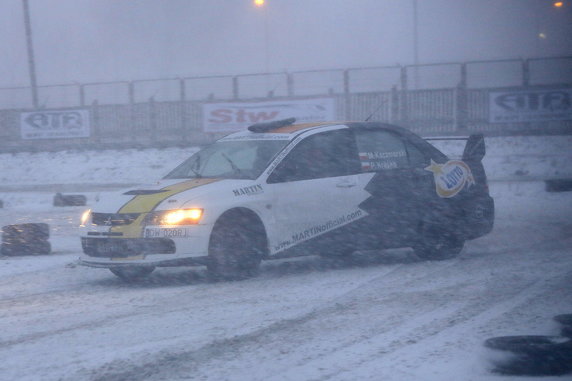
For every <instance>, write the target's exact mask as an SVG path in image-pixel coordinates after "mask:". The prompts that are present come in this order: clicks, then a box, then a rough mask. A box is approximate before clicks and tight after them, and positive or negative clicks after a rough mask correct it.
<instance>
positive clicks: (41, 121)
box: [20, 109, 90, 139]
mask: <svg viewBox="0 0 572 381" xmlns="http://www.w3.org/2000/svg"><path fill="white" fill-rule="evenodd" d="M20 133H21V136H22V139H68V138H69V139H72V138H88V137H89V134H90V122H89V110H78V109H75V110H55V111H33V112H22V113H20Z"/></svg>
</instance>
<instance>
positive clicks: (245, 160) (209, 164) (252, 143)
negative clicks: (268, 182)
mask: <svg viewBox="0 0 572 381" xmlns="http://www.w3.org/2000/svg"><path fill="white" fill-rule="evenodd" d="M287 143H288V141H286V140H272V141H269V140H249V141H227V142H216V143H214V144H212V145H210V146H207V147H205V148H204V149H202V150H200V151H198V152H197V153H195V154H194V155H192V156H191V157H190V158H188V159H187V160H185V161H184V162H183V163H182V164H181V165H179V166H178V167H176V168H175V169H174V170H173V171H171V172H170V173H169V174H168V175H167V176H165V179H188V178H200V177H216V178H226V179H256V178H257V177H258V176H260V174H261V173H262V171H263V170H264V169H265V168H266V167H267V166H268V163H269V162H270V161H271V160H272V158H274V156H275V155H276V154H277V153H278V152H279V151H280V150H281V149H282V148H283V147H284V146H285V145H286V144H287Z"/></svg>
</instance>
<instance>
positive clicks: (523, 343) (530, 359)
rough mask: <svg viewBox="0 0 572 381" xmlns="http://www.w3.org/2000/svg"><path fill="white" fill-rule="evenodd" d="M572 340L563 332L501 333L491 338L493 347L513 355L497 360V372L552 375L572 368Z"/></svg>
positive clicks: (489, 346)
mask: <svg viewBox="0 0 572 381" xmlns="http://www.w3.org/2000/svg"><path fill="white" fill-rule="evenodd" d="M571 343H572V340H570V339H568V338H563V337H560V336H501V337H493V338H490V339H487V340H486V341H485V343H484V345H485V347H487V348H489V349H494V350H499V351H505V352H510V353H511V354H512V356H509V357H504V356H503V358H502V359H501V358H498V359H495V360H493V365H494V368H493V372H495V373H501V374H509V375H528V376H548V375H562V374H566V373H569V372H571V371H572V344H571Z"/></svg>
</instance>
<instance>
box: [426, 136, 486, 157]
mask: <svg viewBox="0 0 572 381" xmlns="http://www.w3.org/2000/svg"><path fill="white" fill-rule="evenodd" d="M423 140H427V141H429V140H441V141H443V140H465V141H467V143H466V144H465V149H464V150H463V160H476V161H481V160H483V157H485V153H486V149H485V137H484V135H483V134H471V135H469V136H431V137H427V138H423Z"/></svg>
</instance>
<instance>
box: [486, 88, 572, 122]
mask: <svg viewBox="0 0 572 381" xmlns="http://www.w3.org/2000/svg"><path fill="white" fill-rule="evenodd" d="M571 100H572V89H569V88H568V89H566V88H564V89H539V90H532V89H530V90H516V91H498V92H497V91H495V92H490V93H489V122H490V123H518V122H542V121H549V120H570V119H572V105H571Z"/></svg>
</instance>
